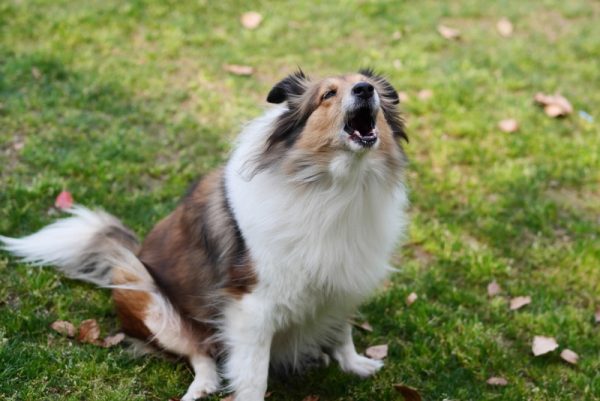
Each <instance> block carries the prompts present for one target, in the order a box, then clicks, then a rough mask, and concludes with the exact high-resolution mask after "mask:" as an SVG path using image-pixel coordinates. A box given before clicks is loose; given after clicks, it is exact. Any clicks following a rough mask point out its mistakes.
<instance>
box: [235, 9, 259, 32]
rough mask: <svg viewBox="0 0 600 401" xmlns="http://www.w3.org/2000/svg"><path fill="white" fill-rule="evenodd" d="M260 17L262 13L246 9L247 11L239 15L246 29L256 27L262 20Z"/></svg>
mask: <svg viewBox="0 0 600 401" xmlns="http://www.w3.org/2000/svg"><path fill="white" fill-rule="evenodd" d="M262 19H263V17H262V15H260V14H259V13H257V12H256V11H248V12H247V13H244V14H242V16H241V17H240V22H241V23H242V26H243V27H244V28H246V29H256V28H258V26H259V25H260V23H261V22H262Z"/></svg>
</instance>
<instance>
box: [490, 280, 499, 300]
mask: <svg viewBox="0 0 600 401" xmlns="http://www.w3.org/2000/svg"><path fill="white" fill-rule="evenodd" d="M500 292H502V288H500V285H499V284H498V283H497V282H496V280H494V281H492V282H491V283H489V284H488V286H487V293H488V296H490V297H495V296H496V295H498V294H500Z"/></svg>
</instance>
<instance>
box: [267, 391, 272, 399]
mask: <svg viewBox="0 0 600 401" xmlns="http://www.w3.org/2000/svg"><path fill="white" fill-rule="evenodd" d="M271 395H273V393H272V392H271V391H267V392H266V393H265V398H269V397H270V396H271Z"/></svg>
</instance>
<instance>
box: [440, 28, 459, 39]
mask: <svg viewBox="0 0 600 401" xmlns="http://www.w3.org/2000/svg"><path fill="white" fill-rule="evenodd" d="M437 30H438V32H439V34H440V35H442V36H443V37H444V38H446V39H448V40H456V39H458V38H460V31H459V30H458V29H455V28H450V27H449V26H446V25H438V27H437Z"/></svg>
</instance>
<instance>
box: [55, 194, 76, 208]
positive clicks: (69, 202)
mask: <svg viewBox="0 0 600 401" xmlns="http://www.w3.org/2000/svg"><path fill="white" fill-rule="evenodd" d="M54 206H55V207H56V208H58V209H62V210H64V209H70V208H71V207H72V206H73V195H71V193H70V192H69V191H62V192H61V193H59V194H58V196H57V197H56V199H55V200H54Z"/></svg>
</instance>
